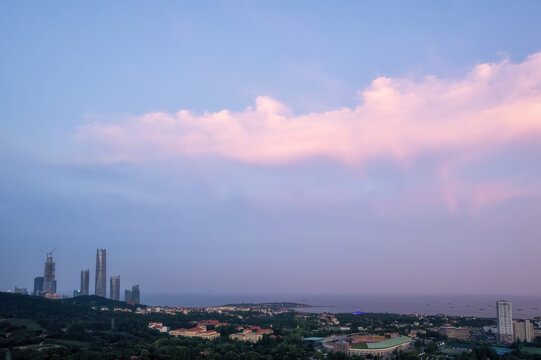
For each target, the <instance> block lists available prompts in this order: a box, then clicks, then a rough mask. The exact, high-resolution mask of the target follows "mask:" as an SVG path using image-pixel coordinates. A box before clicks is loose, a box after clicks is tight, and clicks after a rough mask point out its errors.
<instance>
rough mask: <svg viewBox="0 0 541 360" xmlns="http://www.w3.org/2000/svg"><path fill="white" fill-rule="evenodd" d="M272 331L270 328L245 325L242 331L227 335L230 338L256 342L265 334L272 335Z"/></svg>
mask: <svg viewBox="0 0 541 360" xmlns="http://www.w3.org/2000/svg"><path fill="white" fill-rule="evenodd" d="M241 329H242V328H241ZM273 332H274V331H273V330H271V329H261V328H260V327H259V326H247V327H246V328H244V330H243V331H242V332H239V333H236V334H231V335H229V338H230V339H232V340H240V341H249V342H252V343H256V342H258V341H260V340H261V339H263V336H264V335H265V334H267V335H272V333H273Z"/></svg>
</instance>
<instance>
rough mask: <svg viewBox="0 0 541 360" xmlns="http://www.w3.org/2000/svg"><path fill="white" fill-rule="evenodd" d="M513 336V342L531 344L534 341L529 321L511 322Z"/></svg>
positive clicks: (531, 325)
mask: <svg viewBox="0 0 541 360" xmlns="http://www.w3.org/2000/svg"><path fill="white" fill-rule="evenodd" d="M513 334H514V340H515V341H517V340H518V341H522V342H532V340H533V339H534V335H533V324H532V323H531V322H530V320H524V321H513Z"/></svg>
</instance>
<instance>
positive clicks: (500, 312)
mask: <svg viewBox="0 0 541 360" xmlns="http://www.w3.org/2000/svg"><path fill="white" fill-rule="evenodd" d="M496 309H497V327H498V334H497V335H498V341H499V342H500V343H511V342H514V341H521V342H531V341H532V340H533V339H534V327H533V324H532V323H531V322H530V321H529V320H513V310H512V307H511V301H507V300H500V301H498V302H496Z"/></svg>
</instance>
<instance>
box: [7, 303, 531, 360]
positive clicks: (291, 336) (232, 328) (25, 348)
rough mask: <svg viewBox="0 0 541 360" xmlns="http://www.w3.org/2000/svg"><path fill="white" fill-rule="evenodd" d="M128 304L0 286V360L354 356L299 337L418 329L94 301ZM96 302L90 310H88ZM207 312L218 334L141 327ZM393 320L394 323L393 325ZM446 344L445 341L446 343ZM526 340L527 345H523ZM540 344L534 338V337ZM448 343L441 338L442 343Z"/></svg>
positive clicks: (383, 317) (519, 352)
mask: <svg viewBox="0 0 541 360" xmlns="http://www.w3.org/2000/svg"><path fill="white" fill-rule="evenodd" d="M104 306H105V307H108V308H109V309H113V308H115V307H121V308H130V309H134V308H135V307H134V306H130V305H128V304H126V303H124V302H117V301H113V300H108V299H104V298H100V297H96V296H82V297H78V298H73V299H67V300H47V299H44V298H38V297H32V296H25V295H16V294H7V293H0V359H3V358H11V359H59V358H61V359H135V358H137V359H145V360H146V359H153V360H154V359H156V360H161V359H190V360H192V359H193V360H195V359H213V360H215V359H216V360H255V359H259V360H278V359H285V360H288V359H327V360H353V359H362V358H361V357H348V356H346V355H345V354H341V353H326V354H325V353H323V352H320V351H316V350H314V349H313V348H312V347H311V346H309V345H308V344H307V343H305V342H303V341H302V338H304V337H308V336H327V335H330V334H336V333H339V332H355V331H359V328H361V329H362V328H368V329H370V331H371V332H375V333H380V334H383V333H384V332H386V331H398V332H400V333H405V332H407V331H409V330H410V329H417V328H419V327H420V326H422V324H419V323H418V322H419V319H417V318H416V317H413V316H406V315H398V314H360V315H354V314H337V315H336V318H337V320H338V321H339V323H340V326H346V327H347V328H350V330H345V329H340V327H338V326H335V325H333V324H328V323H326V324H324V323H322V320H321V318H320V317H318V316H315V315H311V314H304V313H296V312H286V313H283V314H279V315H274V316H269V315H267V314H262V313H260V312H256V311H254V312H242V317H240V316H237V315H241V314H240V313H239V314H229V315H226V314H219V313H207V312H203V311H195V312H190V313H189V314H182V313H179V314H176V315H169V314H164V313H152V314H145V315H143V314H135V313H130V312H113V311H100V310H99V309H100V308H101V307H104ZM92 307H95V308H96V309H93V308H92ZM205 319H214V320H218V321H221V322H226V323H228V324H229V325H228V326H224V327H220V328H218V329H217V331H219V332H220V333H221V334H222V335H223V337H221V338H219V339H216V340H214V341H210V340H202V339H190V338H182V337H181V338H175V337H171V336H169V335H168V334H163V333H160V332H158V331H156V330H152V329H149V328H148V326H147V325H148V323H149V322H163V323H164V324H165V325H167V326H169V327H171V328H173V329H174V328H189V327H192V326H193V323H191V322H193V321H198V320H205ZM424 321H425V322H428V323H430V324H431V325H434V326H438V325H441V324H443V323H445V322H446V321H447V319H445V318H443V319H442V318H440V317H430V318H429V319H425V320H424ZM460 321H466V322H467V321H473V322H475V325H477V326H482V325H484V324H485V323H487V324H491V323H493V321H492V320H486V319H485V320H483V319H481V320H476V319H474V320H471V319H470V320H468V319H462V320H460ZM398 324H400V326H398ZM239 325H257V326H261V327H263V328H272V329H273V330H274V334H275V335H277V337H269V336H268V335H267V336H265V337H264V338H263V340H262V341H260V342H258V343H257V344H251V343H246V342H241V341H234V340H230V339H229V338H228V337H227V335H229V334H231V333H233V332H236V328H237V326H239ZM444 340H445V339H444V338H443V337H441V336H440V335H439V334H438V333H434V332H430V331H428V332H427V333H426V334H425V335H423V338H422V339H419V340H417V341H416V342H415V346H414V348H413V349H412V350H410V351H405V352H400V353H395V354H394V355H393V358H394V360H419V359H422V360H436V359H442V358H443V356H446V354H445V352H444V351H443V349H442V348H441V346H440V344H441V343H443V341H444ZM447 344H449V343H448V342H447ZM470 345H471V347H472V351H463V352H457V353H456V354H454V355H453V356H451V358H453V357H454V358H455V359H457V360H488V359H491V360H513V359H518V358H520V359H541V355H539V354H537V353H536V352H537V351H538V350H539V349H537V348H536V347H532V346H529V347H526V346H524V345H520V344H516V346H515V347H514V349H513V350H512V352H511V353H509V354H507V355H505V356H499V355H498V354H496V353H495V352H494V350H493V349H491V348H490V347H488V346H487V345H486V344H483V343H478V344H473V343H470ZM530 345H532V344H530ZM533 345H539V347H541V344H533ZM446 346H448V345H446Z"/></svg>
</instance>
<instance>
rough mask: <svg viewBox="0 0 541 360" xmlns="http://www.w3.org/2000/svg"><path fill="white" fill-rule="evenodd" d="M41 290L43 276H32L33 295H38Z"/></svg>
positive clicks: (40, 293)
mask: <svg viewBox="0 0 541 360" xmlns="http://www.w3.org/2000/svg"><path fill="white" fill-rule="evenodd" d="M42 292H43V276H38V277H35V278H34V295H36V296H40V295H42Z"/></svg>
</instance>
